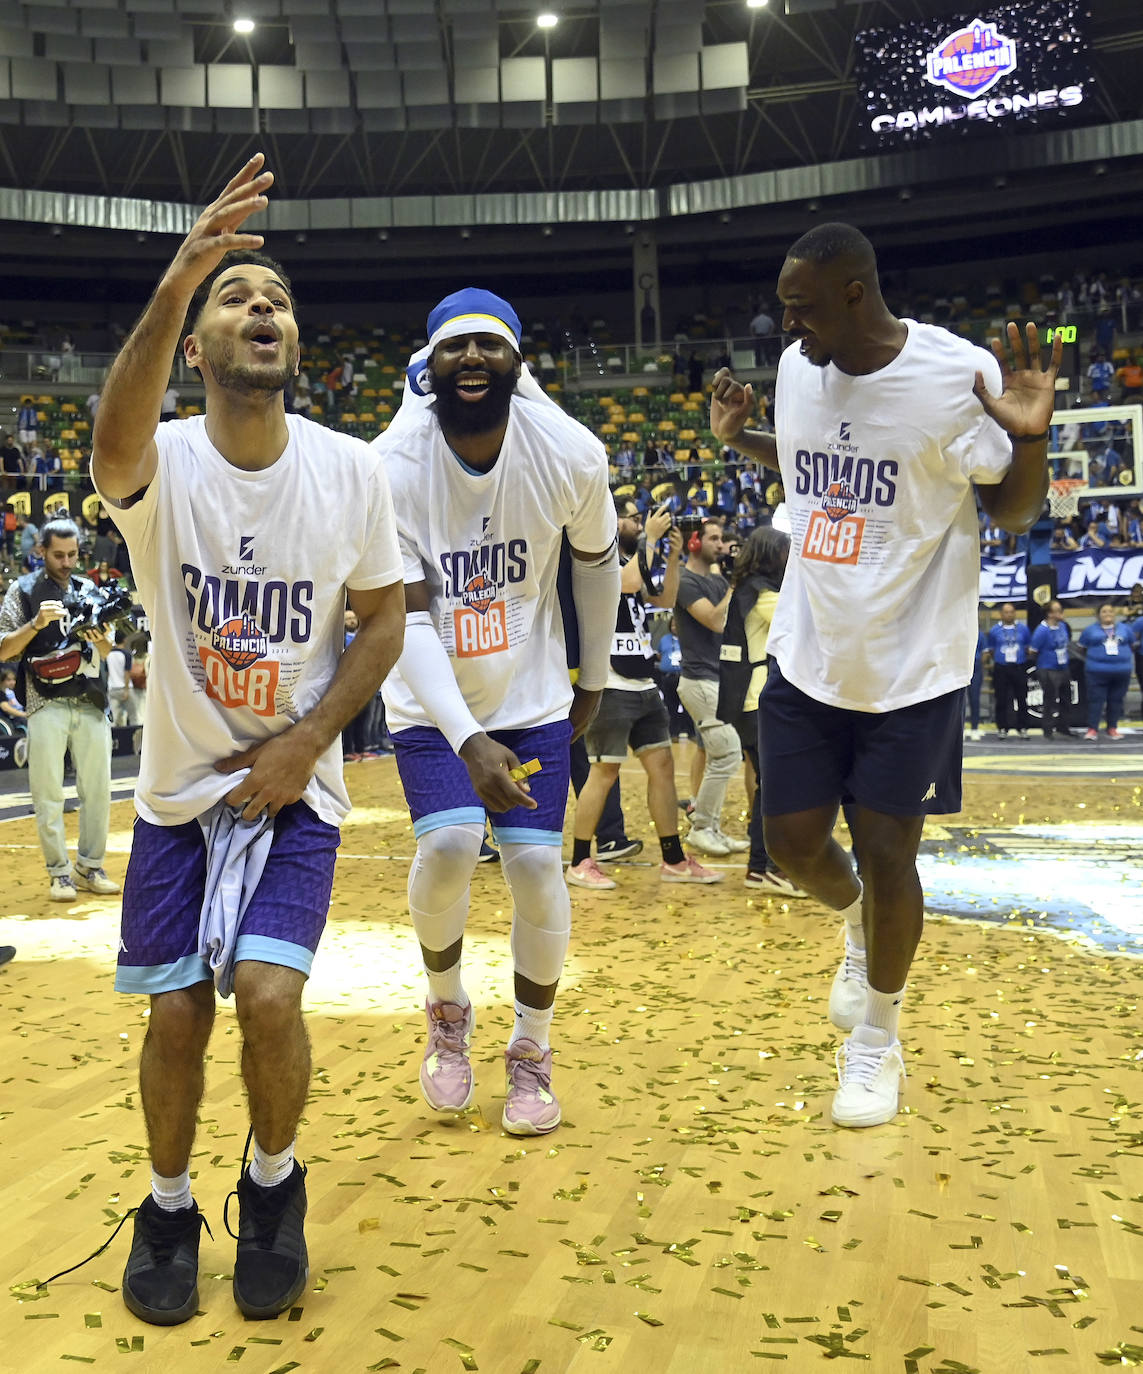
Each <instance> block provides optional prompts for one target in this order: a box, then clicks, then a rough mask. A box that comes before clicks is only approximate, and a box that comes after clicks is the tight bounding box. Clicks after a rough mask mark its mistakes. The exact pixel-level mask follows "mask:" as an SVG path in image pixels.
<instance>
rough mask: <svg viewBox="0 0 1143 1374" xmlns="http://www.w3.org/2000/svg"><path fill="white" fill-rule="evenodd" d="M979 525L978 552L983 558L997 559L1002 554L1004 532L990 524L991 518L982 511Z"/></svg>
mask: <svg viewBox="0 0 1143 1374" xmlns="http://www.w3.org/2000/svg"><path fill="white" fill-rule="evenodd" d="M979 523H980V552H981V554H983V556H984V557H985V558H998V557H999V556H1000V555H1001V554H1002V553H1003V552H1004V532H1003V530H1001V529H1000V528H999V527H998V526H997V525H994V524H993V523H992V516H991V515H989V514H988V512H987V511H984V510H982V511H981V512H980V517H979Z"/></svg>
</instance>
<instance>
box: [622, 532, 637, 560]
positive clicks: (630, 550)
mask: <svg viewBox="0 0 1143 1374" xmlns="http://www.w3.org/2000/svg"><path fill="white" fill-rule="evenodd" d="M619 551H620V553H625V554H626V555H627V557H628V558H633V557H634V556H635V555H636V554H637V553H638V552H639V536H638V535H637V534H621V535H620V536H619Z"/></svg>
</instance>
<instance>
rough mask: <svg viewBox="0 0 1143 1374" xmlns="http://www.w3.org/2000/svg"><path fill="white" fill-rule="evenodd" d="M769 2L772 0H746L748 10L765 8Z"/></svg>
mask: <svg viewBox="0 0 1143 1374" xmlns="http://www.w3.org/2000/svg"><path fill="white" fill-rule="evenodd" d="M769 2H770V0H746V8H747V9H748V10H764V9H765V8H766V6H767V5H768V4H769Z"/></svg>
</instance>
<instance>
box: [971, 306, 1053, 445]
mask: <svg viewBox="0 0 1143 1374" xmlns="http://www.w3.org/2000/svg"><path fill="white" fill-rule="evenodd" d="M1024 332H1025V335H1026V337H1027V347H1026V348H1025V343H1024V340H1023V339H1022V338H1021V337H1020V326H1019V325H1018V324H1016V322H1015V321H1014V320H1009V321H1008V344H1007V347H1006V346H1005V344H1004V342H1003V340H1001V339H993V340H992V351H993V353H994V354H995V355H996V361H997V362H998V363H999V364H1000V377H1001V381H1002V383H1003V386H1004V390H1003V391H1002V392H1001V394H1000V395H999V396H993V395H992V394H991V393H990V392H989V391H988V388H987V387H986V386H985V384H984V375H983V373H980V372H978V373H977V374H976V382H975V384H974V385H973V388H972V390H973V394H974V395H975V396H976V398H977V400H978V401H979V402H980V404H981V405H982V406H983V407H984V409H985V411H986V412H987V413H988V414H989V415H991V416H992V418H993V419H994V420H995V421H996V423H997V424H998V425H999V426H1000V427H1001V428H1002V429H1003V430H1005V431H1006V432H1007V433H1008V434H1009V435H1010V436H1011V437H1012V438H1013V439H1021V438H1025V437H1028V436H1031V435H1040V434H1043V433H1045V432H1046V430H1047V429H1048V427H1049V425H1050V424H1051V423H1052V411H1053V410H1054V409H1055V408H1056V375H1057V374H1058V372H1059V370H1060V359H1061V357H1062V356H1063V351H1064V345H1063V341H1062V340H1061V338H1060V336H1059V333H1058V332H1057V334H1056V336H1055V338H1054V339H1053V340H1052V355H1051V358H1050V359H1049V361H1048V366H1047V367H1043V366H1042V365H1041V350H1040V334H1039V330H1038V328H1037V327H1036V325H1034V324H1028V325H1027V327H1026V328H1025V331H1024Z"/></svg>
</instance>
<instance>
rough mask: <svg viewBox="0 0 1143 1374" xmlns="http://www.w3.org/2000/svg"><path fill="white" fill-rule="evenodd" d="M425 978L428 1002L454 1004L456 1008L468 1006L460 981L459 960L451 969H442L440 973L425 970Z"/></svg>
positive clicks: (467, 998) (429, 969)
mask: <svg viewBox="0 0 1143 1374" xmlns="http://www.w3.org/2000/svg"><path fill="white" fill-rule="evenodd" d="M425 977H426V978H427V979H428V980H429V1001H430V1002H455V1003H456V1005H457V1006H458V1007H467V1006H468V1004H469V996H468V993H467V992H465V990H464V984H463V983H462V982H461V981H460V961H459V960H458V961H457V962H456V963H455V964H453V966H452V968H446V969H443V970H442V971H441V972H440V973H437V972H435V971H434V970H433V969H431V968H426V969H425Z"/></svg>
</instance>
